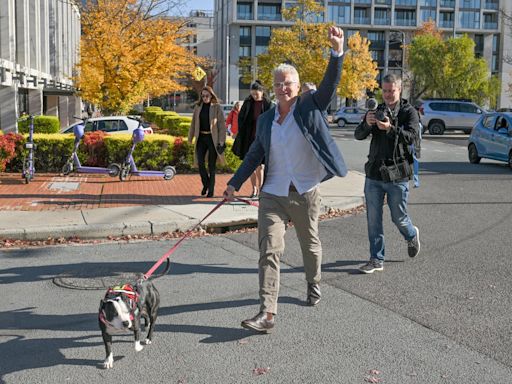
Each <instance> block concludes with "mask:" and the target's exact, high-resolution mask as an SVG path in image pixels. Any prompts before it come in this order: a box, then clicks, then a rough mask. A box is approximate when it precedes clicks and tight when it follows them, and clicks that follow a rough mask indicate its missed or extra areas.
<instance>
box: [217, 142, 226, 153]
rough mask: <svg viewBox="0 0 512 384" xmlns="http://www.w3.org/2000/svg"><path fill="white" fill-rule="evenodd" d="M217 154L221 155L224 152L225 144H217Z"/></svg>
mask: <svg viewBox="0 0 512 384" xmlns="http://www.w3.org/2000/svg"><path fill="white" fill-rule="evenodd" d="M216 149H217V153H218V154H219V155H222V154H223V153H224V151H225V150H226V144H225V143H224V144H217V148H216Z"/></svg>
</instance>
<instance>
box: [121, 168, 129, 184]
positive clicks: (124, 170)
mask: <svg viewBox="0 0 512 384" xmlns="http://www.w3.org/2000/svg"><path fill="white" fill-rule="evenodd" d="M129 174H130V168H122V169H121V172H120V173H119V180H121V181H125V180H126V178H127V177H128V175H129Z"/></svg>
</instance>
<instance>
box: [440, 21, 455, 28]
mask: <svg viewBox="0 0 512 384" xmlns="http://www.w3.org/2000/svg"><path fill="white" fill-rule="evenodd" d="M439 28H453V20H439Z"/></svg>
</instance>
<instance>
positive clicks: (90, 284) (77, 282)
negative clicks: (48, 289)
mask: <svg viewBox="0 0 512 384" xmlns="http://www.w3.org/2000/svg"><path fill="white" fill-rule="evenodd" d="M140 276H141V274H140V273H138V272H113V271H112V270H100V269H97V268H96V269H95V270H94V271H68V272H64V273H62V274H60V275H58V276H56V277H54V278H53V283H54V284H55V285H58V286H59V287H62V288H68V289H81V290H104V289H107V288H108V287H112V286H115V285H119V284H121V283H135V282H136V281H137V279H138V278H140Z"/></svg>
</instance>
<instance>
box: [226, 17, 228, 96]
mask: <svg viewBox="0 0 512 384" xmlns="http://www.w3.org/2000/svg"><path fill="white" fill-rule="evenodd" d="M226 104H229V24H228V26H227V33H226Z"/></svg>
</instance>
